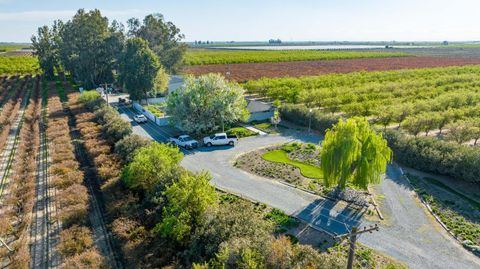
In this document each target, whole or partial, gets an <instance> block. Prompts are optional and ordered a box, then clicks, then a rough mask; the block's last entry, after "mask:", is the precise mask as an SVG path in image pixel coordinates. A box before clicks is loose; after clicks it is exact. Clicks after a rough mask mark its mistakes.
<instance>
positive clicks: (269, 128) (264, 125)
mask: <svg viewBox="0 0 480 269" xmlns="http://www.w3.org/2000/svg"><path fill="white" fill-rule="evenodd" d="M253 127H255V128H257V129H258V130H260V131H264V132H265V133H269V134H276V133H278V130H277V129H275V126H274V125H273V124H271V123H270V122H261V123H256V124H253ZM277 128H281V126H278V125H277Z"/></svg>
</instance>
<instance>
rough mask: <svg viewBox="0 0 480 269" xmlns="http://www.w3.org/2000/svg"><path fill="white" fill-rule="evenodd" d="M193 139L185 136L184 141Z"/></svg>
mask: <svg viewBox="0 0 480 269" xmlns="http://www.w3.org/2000/svg"><path fill="white" fill-rule="evenodd" d="M192 140H193V139H192V138H191V137H190V136H188V135H187V136H184V137H183V141H192Z"/></svg>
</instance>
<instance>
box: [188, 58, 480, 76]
mask: <svg viewBox="0 0 480 269" xmlns="http://www.w3.org/2000/svg"><path fill="white" fill-rule="evenodd" d="M477 64H480V58H460V57H458V58H454V57H393V58H374V59H351V60H325V61H300V62H278V63H249V64H212V65H198V66H188V67H186V68H185V69H184V70H183V73H185V74H193V75H196V76H198V75H203V74H207V73H221V74H223V75H224V76H226V77H227V78H230V79H233V80H236V81H240V82H242V81H247V80H252V79H259V78H262V77H267V78H274V77H301V76H317V75H323V74H331V73H351V72H359V71H383V70H399V69H412V68H431V67H448V66H464V65H477ZM227 72H228V75H227Z"/></svg>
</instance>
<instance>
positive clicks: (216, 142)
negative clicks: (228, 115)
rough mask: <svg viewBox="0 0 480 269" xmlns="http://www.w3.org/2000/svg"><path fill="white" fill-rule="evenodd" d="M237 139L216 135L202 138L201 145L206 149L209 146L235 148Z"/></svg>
mask: <svg viewBox="0 0 480 269" xmlns="http://www.w3.org/2000/svg"><path fill="white" fill-rule="evenodd" d="M237 141H238V139H237V137H236V136H234V135H227V134H226V133H218V134H214V135H211V136H207V137H204V138H203V144H204V145H205V146H207V147H211V146H225V145H230V146H235V144H236V143H237Z"/></svg>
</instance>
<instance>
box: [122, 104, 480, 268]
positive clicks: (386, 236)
mask: <svg viewBox="0 0 480 269" xmlns="http://www.w3.org/2000/svg"><path fill="white" fill-rule="evenodd" d="M119 110H120V112H121V113H122V114H124V115H123V117H125V118H127V119H130V120H131V118H132V117H133V115H134V113H133V112H132V111H131V110H129V109H126V108H121V109H119ZM134 132H135V133H137V134H139V135H142V136H145V137H149V138H151V139H155V140H158V141H165V139H167V138H168V133H169V130H168V129H164V128H161V127H158V126H155V125H154V124H153V123H147V124H143V125H140V126H138V125H136V124H134ZM292 140H300V141H302V142H313V143H318V142H319V141H320V137H319V136H316V135H313V134H307V133H306V132H300V131H293V130H288V131H286V132H285V133H283V134H282V135H269V136H256V137H248V138H244V139H242V140H240V142H239V143H238V145H237V146H236V147H213V148H208V149H206V148H200V149H198V150H196V151H184V153H185V154H186V155H185V158H184V160H183V161H182V165H183V166H184V167H185V168H187V169H189V170H192V171H201V170H207V171H209V172H210V173H211V174H212V176H213V180H212V183H213V184H215V186H217V187H218V188H220V189H224V190H226V191H228V192H231V193H234V194H237V195H240V196H242V197H245V198H248V199H252V200H255V201H259V202H262V203H265V204H268V205H270V206H272V207H276V208H279V209H281V210H283V211H285V213H287V214H290V215H293V216H296V217H298V218H300V219H301V220H303V221H305V222H308V223H309V224H310V225H312V226H313V227H315V228H318V229H321V230H324V231H327V232H329V233H331V234H341V233H344V232H346V231H348V230H349V229H350V227H351V225H359V224H360V225H361V226H364V225H369V224H371V223H370V222H368V221H365V220H362V219H361V213H360V212H358V211H357V210H352V209H350V208H348V207H345V206H344V204H343V203H335V202H332V201H330V200H325V199H321V198H319V197H318V196H315V195H312V194H309V193H306V192H303V191H300V190H298V189H295V188H293V187H289V186H287V185H284V184H282V183H279V182H277V181H274V180H271V179H267V178H263V177H260V176H256V175H252V174H249V173H247V172H245V171H243V170H240V169H238V168H235V167H234V166H233V162H234V160H235V158H236V157H237V156H239V155H240V154H242V153H245V152H248V151H251V150H254V149H256V148H259V147H266V146H270V145H274V144H280V143H286V142H289V141H292ZM375 189H376V191H377V192H378V193H381V194H382V195H384V196H385V198H384V199H382V200H381V201H380V202H379V203H380V207H381V210H382V212H383V213H384V215H385V216H386V218H387V221H386V224H382V225H380V231H379V232H374V233H372V234H364V235H362V236H360V237H359V242H361V243H363V244H365V245H367V246H369V247H372V248H375V249H377V250H380V251H382V252H384V253H385V254H387V255H389V256H392V257H393V258H396V259H398V260H399V261H402V262H405V263H406V264H407V265H408V266H409V267H411V268H455V269H456V268H462V269H463V268H480V259H478V258H477V257H475V256H474V255H473V254H471V253H470V252H468V251H467V250H465V249H464V248H463V247H461V246H460V244H458V243H457V242H456V241H454V240H453V239H452V238H451V237H450V236H449V235H448V234H447V232H446V231H445V230H443V229H442V228H441V227H440V225H439V224H438V223H437V222H435V220H434V219H433V217H432V216H431V215H430V214H429V213H428V212H427V211H426V209H425V208H424V207H423V206H422V204H421V203H420V202H419V201H418V199H417V198H416V197H415V195H414V192H413V191H412V190H411V188H410V187H409V186H408V185H407V182H406V181H405V180H404V179H402V177H401V174H400V171H399V169H398V168H396V167H394V166H393V165H390V166H389V167H388V169H387V175H386V177H385V180H383V182H382V183H381V184H380V185H379V186H376V187H375Z"/></svg>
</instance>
